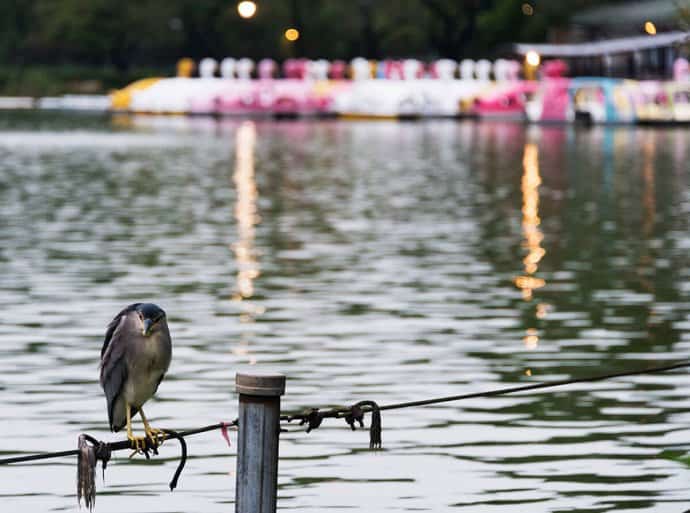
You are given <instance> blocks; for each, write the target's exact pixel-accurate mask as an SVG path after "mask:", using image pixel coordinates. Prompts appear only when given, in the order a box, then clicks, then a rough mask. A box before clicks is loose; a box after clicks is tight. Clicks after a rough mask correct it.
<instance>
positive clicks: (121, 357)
mask: <svg viewBox="0 0 690 513" xmlns="http://www.w3.org/2000/svg"><path fill="white" fill-rule="evenodd" d="M132 306H134V305H130V306H129V307H127V308H125V309H124V310H123V311H122V312H120V313H119V314H117V316H116V317H115V318H114V319H113V320H112V321H111V323H110V324H109V325H108V329H107V331H106V335H105V341H104V342H103V349H102V350H101V386H102V387H103V391H104V392H105V398H106V400H107V402H108V422H109V425H110V427H111V429H113V428H115V427H117V426H113V409H114V408H115V403H116V402H117V398H118V397H119V395H120V392H121V391H122V386H123V385H124V383H125V381H126V380H127V365H126V363H125V348H126V346H127V344H126V340H124V338H123V337H124V334H123V329H122V326H123V324H124V319H125V317H126V316H127V314H128V313H129V312H131V311H133V309H134V308H132Z"/></svg>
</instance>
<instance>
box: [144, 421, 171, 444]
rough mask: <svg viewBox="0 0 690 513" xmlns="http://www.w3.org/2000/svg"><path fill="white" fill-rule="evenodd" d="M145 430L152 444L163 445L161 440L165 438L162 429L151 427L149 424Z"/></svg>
mask: <svg viewBox="0 0 690 513" xmlns="http://www.w3.org/2000/svg"><path fill="white" fill-rule="evenodd" d="M145 432H146V437H147V438H148V439H149V440H151V442H152V443H153V445H154V446H156V447H159V446H161V445H163V442H164V441H165V439H166V438H167V436H166V434H165V432H164V431H162V430H160V429H156V428H152V427H151V426H146V428H145Z"/></svg>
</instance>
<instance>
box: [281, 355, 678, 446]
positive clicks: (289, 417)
mask: <svg viewBox="0 0 690 513" xmlns="http://www.w3.org/2000/svg"><path fill="white" fill-rule="evenodd" d="M686 367H690V361H688V360H684V361H680V362H676V363H672V364H668V365H661V366H656V367H647V368H646V369H639V370H633V371H622V372H612V373H608V374H600V375H598V376H589V377H584V378H572V379H562V380H557V381H547V382H542V383H532V384H530V385H520V386H514V387H507V388H499V389H496V390H488V391H484V392H472V393H469V394H460V395H449V396H444V397H435V398H432V399H420V400H417V401H406V402H402V403H392V404H384V405H382V406H379V405H377V404H376V403H375V402H373V401H361V402H359V403H356V404H354V405H352V406H349V407H342V406H338V407H335V408H331V409H328V410H320V409H319V408H308V409H307V410H303V411H302V412H295V413H286V414H283V415H281V417H280V420H281V421H284V422H292V421H293V420H299V421H300V425H305V424H306V425H307V433H309V432H310V431H312V430H314V429H317V428H318V427H320V426H321V423H322V422H323V419H327V418H336V419H338V418H344V419H345V421H346V422H347V423H348V424H349V425H350V427H351V428H352V429H353V430H354V429H355V422H358V423H359V424H360V426H361V427H364V422H363V417H364V414H365V413H371V414H372V421H371V426H370V430H369V433H370V434H369V447H370V448H372V449H374V448H380V447H381V413H380V412H382V411H384V410H400V409H403V408H415V407H419V406H429V405H432V404H440V403H447V402H453V401H462V400H464V399H475V398H478V397H495V396H500V395H508V394H515V393H518V392H527V391H529V390H539V389H544V388H553V387H560V386H564V385H572V384H576V383H592V382H596V381H604V380H607V379H614V378H622V377H626V376H639V375H644V374H656V373H660V372H668V371H670V370H675V369H682V368H686Z"/></svg>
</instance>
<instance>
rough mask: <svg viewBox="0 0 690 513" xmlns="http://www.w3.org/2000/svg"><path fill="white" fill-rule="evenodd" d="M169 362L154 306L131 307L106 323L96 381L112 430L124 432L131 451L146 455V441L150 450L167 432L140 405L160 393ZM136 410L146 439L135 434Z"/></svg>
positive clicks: (163, 323) (160, 314)
mask: <svg viewBox="0 0 690 513" xmlns="http://www.w3.org/2000/svg"><path fill="white" fill-rule="evenodd" d="M171 358H172V340H171V338H170V330H169V329H168V323H167V319H166V315H165V312H164V311H163V309H162V308H161V307H160V306H158V305H155V304H153V303H133V304H131V305H129V306H127V307H126V308H124V309H123V310H122V311H120V312H119V313H118V314H117V315H116V316H115V317H114V318H113V320H112V321H110V323H109V324H108V326H107V328H106V332H105V340H104V341H103V348H102V349H101V364H100V383H101V386H102V387H103V391H104V393H105V398H106V401H107V405H108V422H109V424H110V430H111V431H113V432H118V431H119V430H121V429H122V428H123V427H125V426H126V428H127V438H128V439H129V441H130V443H131V444H132V447H133V449H134V451H135V452H134V453H132V455H134V454H136V453H137V452H138V453H145V454H147V455H148V453H146V451H147V443H146V439H147V438H148V439H149V440H150V441H151V443H152V444H153V447H154V449H155V448H156V447H157V446H158V445H160V444H161V443H162V441H163V440H164V439H165V434H164V433H163V432H162V431H161V430H159V429H154V428H152V427H151V425H150V424H149V422H148V420H147V418H146V415H144V410H143V409H142V406H143V405H144V403H146V401H148V400H149V399H151V397H153V395H154V394H155V393H156V391H157V390H158V386H159V385H160V383H161V381H162V380H163V377H164V376H165V373H166V372H167V370H168V367H169V366H170V360H171ZM137 412H138V413H139V415H140V416H141V420H142V422H143V423H144V432H145V434H146V436H145V437H137V436H134V434H133V431H132V417H134V416H135V415H136V414H137Z"/></svg>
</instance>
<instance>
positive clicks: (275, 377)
mask: <svg viewBox="0 0 690 513" xmlns="http://www.w3.org/2000/svg"><path fill="white" fill-rule="evenodd" d="M235 386H236V389H237V392H238V393H240V394H244V395H258V396H262V397H279V396H281V395H283V394H284V393H285V375H284V374H277V373H261V372H252V373H248V372H238V373H237V374H236V375H235Z"/></svg>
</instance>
